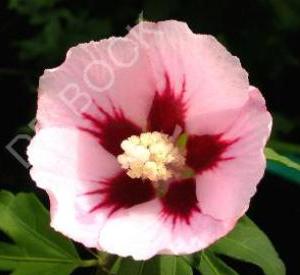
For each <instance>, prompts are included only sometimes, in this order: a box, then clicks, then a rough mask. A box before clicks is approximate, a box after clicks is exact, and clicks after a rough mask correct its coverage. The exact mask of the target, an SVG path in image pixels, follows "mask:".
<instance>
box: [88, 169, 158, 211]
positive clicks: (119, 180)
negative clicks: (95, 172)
mask: <svg viewBox="0 0 300 275" xmlns="http://www.w3.org/2000/svg"><path fill="white" fill-rule="evenodd" d="M99 184H100V185H101V187H100V188H99V189H98V190H95V191H92V192H89V193H86V194H85V195H97V194H101V195H102V196H103V197H102V198H101V202H100V203H99V204H97V205H96V206H95V207H93V208H92V209H91V210H90V212H94V211H96V210H98V209H104V208H105V209H109V210H110V215H111V214H113V213H115V212H116V211H118V210H119V209H122V208H125V209H126V208H130V207H133V206H135V205H138V204H141V203H144V202H147V201H150V200H152V199H153V198H154V197H155V189H154V188H153V186H152V184H151V182H150V181H149V180H142V179H132V178H130V177H128V176H127V174H126V173H125V172H121V173H120V174H118V175H117V176H115V177H113V178H111V179H108V180H106V181H102V182H99Z"/></svg>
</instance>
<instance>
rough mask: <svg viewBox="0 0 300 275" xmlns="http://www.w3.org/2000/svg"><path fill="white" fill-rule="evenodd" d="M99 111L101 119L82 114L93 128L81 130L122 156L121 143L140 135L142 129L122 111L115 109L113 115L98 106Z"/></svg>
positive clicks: (114, 153)
mask: <svg viewBox="0 0 300 275" xmlns="http://www.w3.org/2000/svg"><path fill="white" fill-rule="evenodd" d="M96 106H97V105H96ZM97 109H98V110H99V112H100V115H102V117H101V118H100V117H99V116H97V117H95V116H93V115H91V114H88V113H83V114H82V116H83V118H84V119H86V120H88V121H90V122H91V125H92V126H93V128H92V129H90V128H86V127H80V129H81V130H83V131H85V132H88V133H90V134H92V135H93V136H95V137H96V138H97V139H98V140H99V143H100V144H101V145H102V146H103V147H104V148H105V149H106V150H107V151H109V152H110V153H112V154H113V155H115V156H117V155H120V154H122V152H123V150H122V148H121V146H120V145H121V142H122V141H123V140H125V139H127V138H128V137H130V136H132V135H140V134H141V132H142V129H141V128H140V127H139V126H137V125H136V124H135V123H133V122H132V121H130V120H129V119H127V118H126V117H125V116H124V114H123V112H122V110H120V109H118V110H117V109H116V108H113V113H112V114H109V113H108V112H106V111H105V110H103V109H102V108H101V107H100V106H97Z"/></svg>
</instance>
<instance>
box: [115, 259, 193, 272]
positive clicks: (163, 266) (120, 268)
mask: <svg viewBox="0 0 300 275" xmlns="http://www.w3.org/2000/svg"><path fill="white" fill-rule="evenodd" d="M111 272H112V273H113V274H117V275H128V274H130V275H153V274H155V275H193V271H192V268H191V267H190V266H189V265H188V264H187V263H186V261H185V260H184V259H183V258H181V257H177V256H156V257H154V258H152V259H150V260H148V261H134V260H132V259H131V258H120V259H119V260H118V262H117V263H116V265H115V266H114V267H113V268H112V270H111Z"/></svg>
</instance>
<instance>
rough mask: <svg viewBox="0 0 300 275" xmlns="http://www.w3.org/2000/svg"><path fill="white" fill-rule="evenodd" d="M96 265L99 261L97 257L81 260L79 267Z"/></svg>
mask: <svg viewBox="0 0 300 275" xmlns="http://www.w3.org/2000/svg"><path fill="white" fill-rule="evenodd" d="M97 265H99V261H98V260H97V259H91V260H83V261H81V263H80V266H81V267H91V266H97Z"/></svg>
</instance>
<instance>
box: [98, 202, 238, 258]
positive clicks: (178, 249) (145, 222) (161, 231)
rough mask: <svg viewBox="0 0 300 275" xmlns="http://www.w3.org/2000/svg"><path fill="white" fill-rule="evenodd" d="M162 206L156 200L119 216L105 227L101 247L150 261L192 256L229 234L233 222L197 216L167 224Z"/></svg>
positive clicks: (109, 221) (111, 218)
mask: <svg viewBox="0 0 300 275" xmlns="http://www.w3.org/2000/svg"><path fill="white" fill-rule="evenodd" d="M161 211H162V205H161V203H160V202H159V201H158V200H153V201H151V202H147V203H145V204H141V205H138V206H135V207H133V208H130V209H128V210H126V211H122V212H119V213H116V215H114V216H112V217H110V219H109V220H108V221H107V222H106V223H105V226H104V227H103V229H102V231H101V234H100V240H99V245H100V246H101V247H102V248H103V250H105V251H108V252H110V253H113V254H117V255H119V256H123V257H127V256H132V257H133V258H134V259H135V260H147V259H149V258H151V257H152V256H154V255H156V254H176V255H180V254H190V253H193V252H196V251H199V250H201V249H203V248H206V247H207V246H208V245H210V244H211V243H212V242H214V241H216V240H217V239H218V238H220V237H222V236H224V235H225V234H226V233H228V232H229V231H230V230H231V229H232V228H233V226H234V222H231V221H226V222H221V221H217V220H214V219H213V218H211V217H209V216H205V215H202V214H200V213H198V212H197V213H196V212H195V214H194V215H193V217H192V218H191V220H190V224H187V223H186V222H179V223H176V226H175V227H174V223H173V219H167V220H165V219H164V218H163V217H162V215H161Z"/></svg>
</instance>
